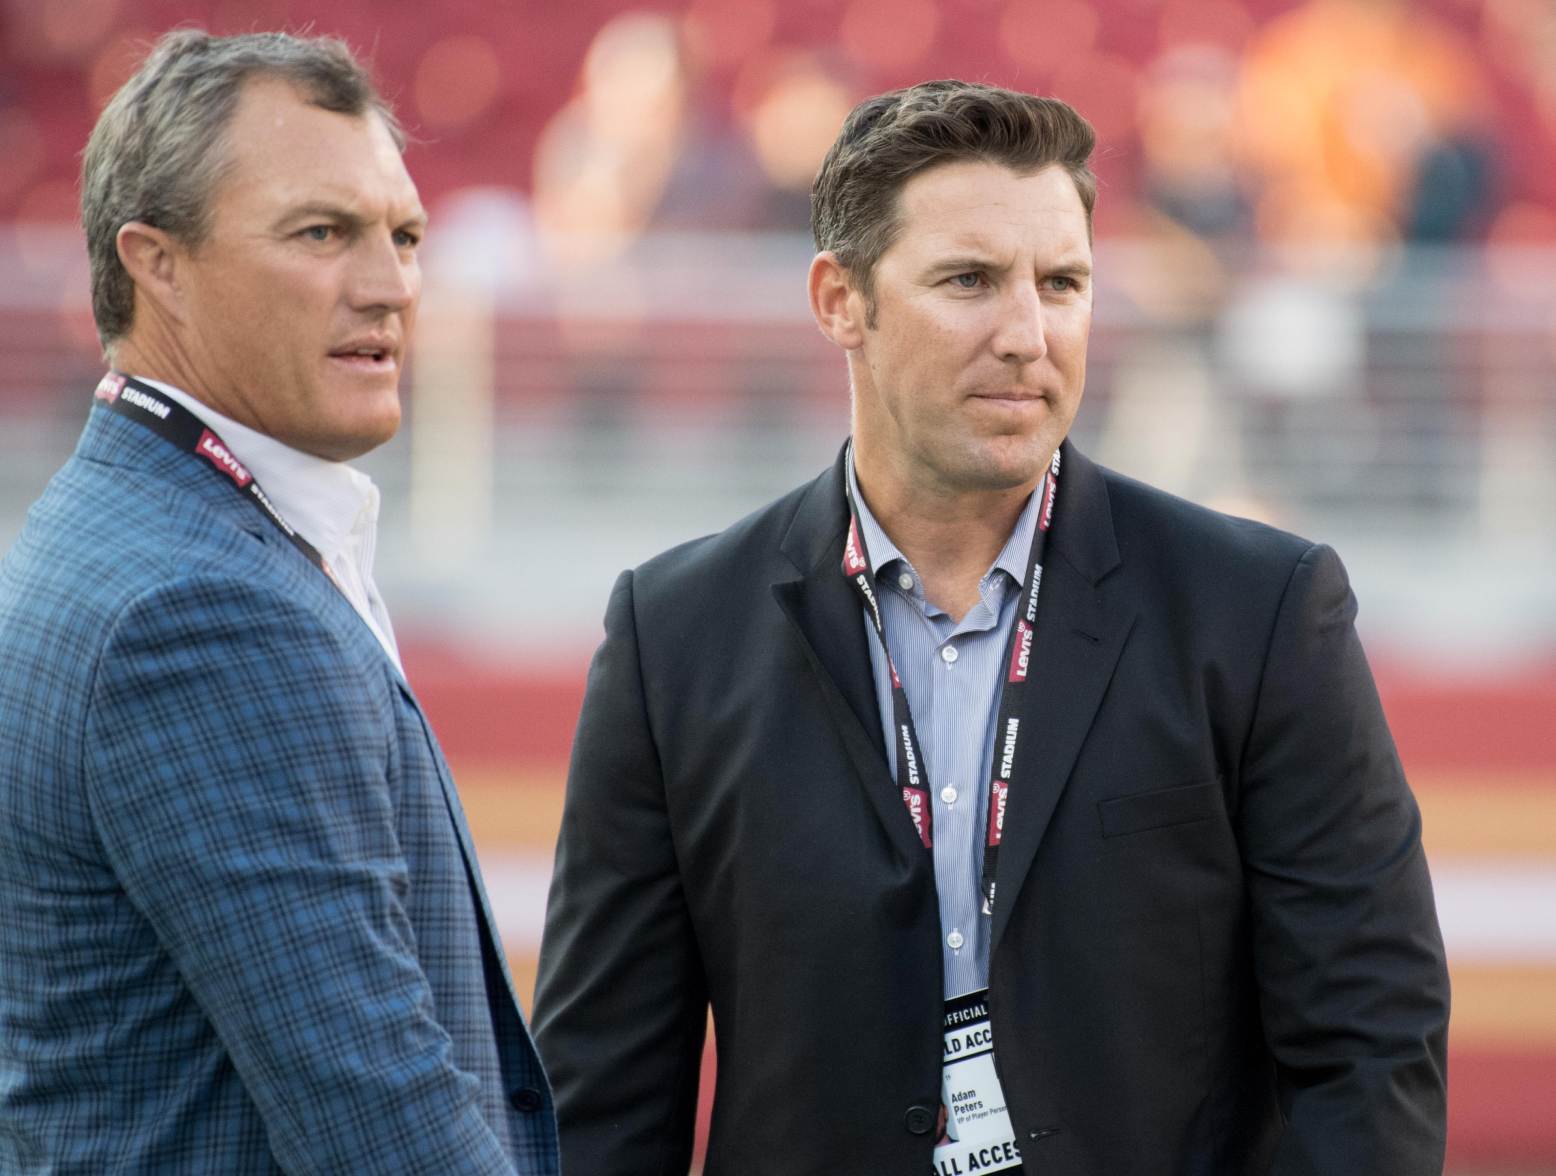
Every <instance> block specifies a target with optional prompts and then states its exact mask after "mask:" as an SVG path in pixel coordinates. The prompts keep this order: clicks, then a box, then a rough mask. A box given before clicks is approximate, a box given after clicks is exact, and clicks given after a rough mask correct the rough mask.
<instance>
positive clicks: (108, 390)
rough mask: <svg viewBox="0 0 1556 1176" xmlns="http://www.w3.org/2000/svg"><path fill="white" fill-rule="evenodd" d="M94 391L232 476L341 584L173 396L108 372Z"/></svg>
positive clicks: (242, 467) (244, 470) (238, 486)
mask: <svg viewBox="0 0 1556 1176" xmlns="http://www.w3.org/2000/svg"><path fill="white" fill-rule="evenodd" d="M93 395H94V396H95V397H96V398H97V399H98V400H100V401H101V402H102V404H103V407H104V408H106V409H107V410H108V411H109V412H113V413H117V414H118V415H119V416H122V417H124V418H126V419H127V420H132V421H134V422H135V423H136V424H138V425H143V426H144V427H146V428H148V429H150V430H151V431H152V432H153V433H155V434H157V436H159V437H161V438H163V439H164V440H166V441H170V442H172V443H173V444H174V445H176V446H177V447H178V448H179V449H182V450H184V452H186V453H192V454H194V455H195V456H196V457H198V458H200V459H202V460H204V461H208V462H210V463H211V465H212V466H214V467H215V468H216V469H218V470H220V471H221V472H222V473H223V474H224V475H226V477H227V478H228V479H230V480H231V482H232V486H233V489H235V490H236V491H237V492H238V493H239V494H241V495H243V497H244V498H246V499H248V500H249V502H251V503H253V505H254V509H255V510H257V511H259V513H260V514H262V515H264V516H265V517H266V518H267V519H269V520H270V521H271V523H273V524H274V525H275V526H276V527H277V528H278V529H279V530H280V532H281V533H282V534H283V535H285V536H286V537H287V538H288V539H289V540H291V543H292V546H293V547H295V548H297V550H298V551H300V552H302V553H303V555H305V556H306V557H307V559H308V562H309V563H311V564H313V566H314V567H316V568H318V569H319V570H320V571H321V572H323V573H324V574H325V575H326V576H328V577H329V579H330V583H332V584H334V585H335V587H336V588H339V587H340V584H339V582H338V581H336V579H335V573H334V572H332V571H331V570H330V565H329V563H328V561H326V560H325V558H324V556H323V555H321V554H320V553H319V549H318V548H316V547H315V546H314V545H313V544H312V543H309V542H308V540H306V539H304V538H303V537H302V536H301V535H299V534H298V533H297V531H296V529H295V528H293V526H292V524H291V523H289V522H287V521H286V519H285V518H283V517H282V515H281V512H280V511H278V510H277V509H276V508H275V504H274V503H272V502H271V501H270V499H269V497H268V496H267V495H266V494H265V492H264V491H263V490H261V489H260V488H259V483H258V482H257V481H255V479H254V475H253V474H251V473H249V471H248V468H247V467H246V466H245V465H244V464H243V463H242V462H240V461H239V460H238V459H237V458H236V457H234V456H233V455H232V451H231V450H230V449H228V448H227V445H226V442H224V441H223V440H222V439H221V438H220V437H218V436H217V435H216V434H215V433H214V432H212V431H211V430H210V429H209V428H208V427H207V426H206V424H205V422H204V421H202V420H201V419H200V418H199V417H197V416H196V415H195V414H194V413H192V412H190V411H189V410H188V409H187V408H185V407H184V406H183V405H182V404H180V403H178V401H176V400H174V399H173V398H172V397H170V396H164V395H163V394H162V393H161V392H160V391H158V390H157V389H156V388H153V387H152V386H151V385H150V384H146V383H143V382H142V381H140V380H137V379H135V377H134V376H126V375H124V374H122V373H121V372H109V373H108V374H107V375H106V376H104V377H103V378H102V379H101V380H99V381H98V384H97V390H96V391H95V392H94V393H93Z"/></svg>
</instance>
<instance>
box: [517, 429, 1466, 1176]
mask: <svg viewBox="0 0 1556 1176" xmlns="http://www.w3.org/2000/svg"><path fill="white" fill-rule="evenodd" d="M846 527H847V507H846V504H845V501H844V496H843V466H842V463H841V460H840V461H839V463H838V465H837V466H835V467H834V468H833V469H832V470H831V471H829V472H828V473H826V474H824V475H823V476H822V477H820V478H819V479H817V480H816V481H815V482H813V483H811V484H810V485H808V486H805V487H802V488H800V489H799V490H797V491H795V492H794V493H792V494H790V495H788V496H787V497H785V498H783V499H781V500H780V501H778V502H776V503H774V504H773V505H772V506H770V507H768V508H766V509H764V510H762V511H760V512H758V513H757V514H755V515H753V516H751V517H750V518H748V519H746V520H744V521H743V522H741V523H738V524H736V525H735V526H734V527H732V528H730V529H729V530H727V531H725V532H724V533H722V534H720V535H717V536H713V537H711V538H708V539H702V540H699V541H697V542H694V543H690V544H687V545H685V546H683V547H679V548H676V549H675V550H672V551H670V552H667V553H665V554H664V555H661V556H659V557H658V558H656V559H654V560H651V561H649V562H648V563H647V564H645V565H643V566H642V567H641V568H639V569H637V570H636V571H633V572H628V573H625V574H624V575H623V576H622V577H621V579H620V580H619V581H618V582H617V584H616V587H615V590H614V593H613V595H612V597H611V601H610V605H609V608H608V611H607V614H606V637H605V642H604V644H603V645H602V646H601V648H600V650H599V652H598V654H597V655H596V657H595V660H594V663H593V665H592V667H591V669H590V674H589V682H588V690H587V695H586V698H585V702H584V709H583V715H582V719H581V721H580V724H579V729H578V735H577V743H576V746H575V748H574V752H573V761H572V768H571V772H570V775H569V779H568V795H567V805H566V810H565V813H564V816H563V822H562V831H561V837H560V841H559V844H558V851H557V862H556V874H555V877H554V880H553V883H552V889H551V897H550V905H549V908H548V911H547V917H546V931H545V937H544V942H543V945H542V949H541V959H540V980H539V990H538V994H537V998H536V1010H535V1026H536V1036H537V1039H538V1041H539V1044H540V1048H541V1052H542V1056H543V1057H544V1059H545V1062H546V1065H547V1068H548V1069H549V1071H550V1073H551V1076H552V1079H553V1083H554V1086H555V1089H556V1095H557V1106H558V1115H559V1119H560V1123H561V1136H562V1148H563V1157H564V1161H563V1162H564V1170H565V1171H568V1172H572V1173H574V1174H575V1176H614V1174H619V1176H659V1174H669V1173H675V1174H677V1176H680V1174H683V1173H685V1172H686V1169H687V1163H688V1156H689V1154H690V1151H691V1139H692V1124H693V1113H694V1108H695V1104H696V1098H697V1080H698V1060H699V1055H700V1051H701V1048H702V1043H703V1034H704V1025H705V1021H706V1015H707V1014H706V1010H707V1007H708V1005H709V1004H710V1003H711V1007H712V1011H713V1018H714V1022H715V1025H716V1028H717V1048H718V1080H717V1091H716V1094H715V1099H714V1107H713V1124H712V1135H711V1139H710V1143H709V1151H708V1159H707V1168H706V1172H707V1173H708V1176H760V1174H764V1173H772V1174H774V1176H808V1174H812V1173H814V1174H817V1176H819V1174H822V1173H827V1174H837V1176H861V1174H875V1173H881V1174H889V1176H917V1174H919V1173H928V1172H929V1171H930V1170H931V1162H930V1152H931V1148H932V1146H933V1140H932V1137H931V1135H930V1134H929V1133H928V1126H929V1124H931V1123H932V1122H933V1112H934V1111H935V1109H936V1108H937V1107H938V1104H939V1084H940V1052H941V1029H940V1011H941V1001H942V993H941V961H940V951H941V948H940V927H939V913H938V907H937V903H936V896H935V879H934V872H933V867H932V863H931V861H930V857H929V854H928V853H927V852H926V851H925V849H924V848H923V847H922V846H921V845H920V844H919V841H918V839H917V836H916V835H915V833H914V830H913V826H912V823H911V821H910V820H909V817H908V815H907V812H906V810H905V809H904V807H903V804H902V801H901V799H900V798H899V796H898V794H897V790H896V788H895V786H894V783H893V780H892V777H891V775H890V773H889V771H888V769H887V762H886V757H885V752H884V744H883V738H882V733H881V724H880V719H879V712H878V710H877V706H876V701H875V697H874V685H873V681H872V678H871V671H870V662H869V654H868V650H867V648H866V645H865V641H866V631H865V627H864V623H863V620H862V618H861V615H860V608H859V603H858V600H857V598H856V597H855V596H854V594H853V592H852V589H851V588H850V586H849V584H848V582H847V581H846V580H845V579H844V577H843V574H842V571H841V559H842V546H843V540H844V533H845V530H846ZM1049 552H1050V554H1049V556H1048V558H1047V563H1046V567H1045V570H1044V578H1043V588H1042V596H1041V599H1040V603H1039V613H1038V621H1037V633H1036V638H1035V642H1034V651H1033V657H1034V669H1033V671H1032V672H1033V674H1034V675H1035V682H1036V689H1035V690H1034V691H1032V692H1030V705H1029V706H1028V708H1027V710H1026V712H1025V714H1024V715H1023V722H1024V724H1026V725H1027V729H1028V730H1029V731H1030V732H1031V735H1030V736H1029V738H1030V740H1031V742H1030V743H1028V742H1026V741H1025V740H1024V741H1023V744H1022V755H1021V759H1020V762H1019V764H1018V766H1017V777H1016V779H1015V781H1014V782H1013V785H1012V788H1011V799H1010V806H1009V809H1008V811H1007V814H1006V828H1005V837H1004V843H1003V847H1002V850H1001V853H1000V858H999V869H998V875H997V883H998V895H999V901H998V903H997V904H996V910H995V915H994V923H993V927H992V940H991V942H992V947H991V957H990V996H989V1000H990V1008H991V1017H992V1021H993V1026H994V1042H995V1053H996V1060H997V1065H998V1069H999V1073H1000V1076H1001V1081H1002V1083H1003V1085H1004V1089H1005V1093H1006V1096H1007V1098H1008V1100H1009V1104H1010V1111H1011V1118H1012V1123H1013V1125H1014V1127H1015V1129H1016V1132H1017V1139H1018V1141H1019V1142H1020V1144H1021V1146H1022V1149H1023V1152H1024V1153H1025V1154H1026V1156H1027V1158H1028V1161H1029V1163H1028V1170H1029V1171H1034V1172H1041V1173H1043V1176H1071V1174H1080V1173H1095V1174H1100V1176H1126V1174H1131V1173H1140V1174H1142V1176H1143V1174H1146V1173H1152V1174H1154V1173H1205V1174H1207V1176H1208V1174H1212V1173H1214V1174H1216V1176H1226V1174H1232V1173H1236V1174H1242V1173H1264V1172H1269V1173H1280V1174H1282V1176H1296V1174H1298V1173H1314V1174H1323V1176H1336V1174H1340V1173H1366V1174H1369V1176H1378V1174H1384V1173H1391V1174H1392V1173H1398V1174H1406V1173H1409V1174H1416V1173H1419V1174H1422V1176H1425V1174H1427V1173H1432V1174H1436V1173H1439V1172H1440V1171H1441V1168H1442V1158H1443V1142H1444V1117H1445V1109H1444V1102H1445V1099H1444V1082H1445V1072H1444V1048H1445V1037H1446V1028H1447V1017H1448V987H1447V976H1446V969H1445V965H1444V959H1443V950H1442V942H1441V938H1440V936H1439V933H1438V927H1437V919H1436V914H1435V911H1434V908H1433V901H1432V892H1431V884H1430V881H1429V879H1428V877H1427V869H1426V863H1425V860H1424V858H1423V856H1422V852H1421V844H1420V835H1419V834H1420V820H1419V815H1418V812H1417V809H1416V805H1415V803H1414V800H1413V798H1412V797H1411V795H1410V791H1409V788H1408V786H1407V785H1406V783H1405V779H1404V776H1403V773H1402V772H1401V769H1400V765H1399V761H1398V758H1397V756H1396V754H1395V751H1394V745H1393V742H1392V740H1391V738H1390V736H1389V733H1388V729H1387V725H1386V723H1385V721H1384V717H1383V713H1382V710H1381V708H1380V706H1379V703H1378V698H1377V694H1376V691H1375V689H1374V687H1373V682H1372V677H1371V674H1370V672H1369V671H1368V668H1367V664H1366V661H1365V658H1364V656H1363V654H1362V649H1361V646H1360V644H1359V643H1358V641H1357V638H1356V634H1355V630H1354V628H1353V624H1352V621H1353V618H1354V615H1355V601H1354V598H1353V597H1352V595H1351V592H1350V589H1349V586H1348V583H1347V580H1346V576H1345V572H1344V569H1343V568H1342V566H1341V564H1340V561H1339V559H1338V558H1337V557H1336V556H1335V555H1334V554H1333V552H1331V551H1330V550H1329V549H1327V548H1325V547H1322V546H1313V545H1310V544H1308V543H1306V542H1305V541H1303V540H1300V539H1297V538H1295V537H1293V536H1291V535H1287V534H1284V533H1282V532H1279V531H1276V530H1273V529H1271V528H1269V527H1265V526H1262V525H1260V524H1257V523H1252V522H1248V521H1245V520H1240V519H1233V518H1229V517H1226V516H1223V515H1219V514H1216V513H1214V512H1211V511H1208V510H1205V509H1203V508H1200V507H1197V506H1193V505H1191V504H1189V503H1186V502H1183V501H1181V500H1179V499H1176V498H1173V497H1171V496H1169V495H1166V494H1163V493H1161V492H1159V491H1156V490H1153V489H1150V488H1148V487H1146V486H1143V485H1141V484H1139V483H1136V482H1133V481H1130V480H1129V479H1126V478H1123V477H1120V476H1118V475H1116V474H1114V473H1111V472H1109V471H1107V470H1104V469H1102V468H1100V467H1098V466H1095V465H1093V464H1092V463H1091V462H1089V461H1088V460H1087V459H1086V458H1085V457H1083V456H1082V455H1081V454H1080V453H1078V452H1076V451H1075V450H1074V449H1073V448H1071V447H1069V446H1068V444H1067V445H1066V451H1065V456H1064V481H1063V484H1062V486H1061V489H1060V499H1059V502H1058V505H1057V508H1056V514H1055V521H1054V527H1053V531H1052V533H1051V537H1050V546H1049ZM915 1108H927V1109H928V1111H929V1112H930V1113H929V1115H928V1120H929V1123H926V1115H925V1112H924V1110H923V1109H917V1110H916V1109H915Z"/></svg>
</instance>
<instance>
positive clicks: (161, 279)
mask: <svg viewBox="0 0 1556 1176" xmlns="http://www.w3.org/2000/svg"><path fill="white" fill-rule="evenodd" d="M114 244H115V245H116V246H117V247H118V251H119V263H120V264H121V265H123V266H124V269H125V272H127V273H128V274H129V275H130V280H131V281H132V282H134V283H135V292H136V294H137V295H139V296H140V297H143V298H146V299H148V300H150V301H151V302H152V303H154V304H155V305H156V306H157V308H158V309H159V310H160V311H161V312H162V313H163V314H165V315H167V316H168V317H169V318H172V319H175V320H181V319H182V318H183V289H182V286H181V285H180V281H179V279H180V277H181V276H182V275H181V274H180V273H179V262H180V260H181V259H182V258H183V256H184V253H185V250H183V249H182V247H181V246H180V245H179V243H178V242H177V241H176V240H175V239H174V238H173V236H172V235H171V234H170V233H168V232H167V231H166V230H165V229H159V228H157V227H156V226H155V225H148V224H146V223H145V222H144V221H129V222H128V223H126V224H124V225H121V226H120V227H119V233H118V236H117V237H115V239H114Z"/></svg>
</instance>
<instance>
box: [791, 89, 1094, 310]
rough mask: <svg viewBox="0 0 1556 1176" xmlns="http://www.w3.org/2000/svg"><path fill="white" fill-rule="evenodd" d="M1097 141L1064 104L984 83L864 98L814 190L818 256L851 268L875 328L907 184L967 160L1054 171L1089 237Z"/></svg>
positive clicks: (812, 200)
mask: <svg viewBox="0 0 1556 1176" xmlns="http://www.w3.org/2000/svg"><path fill="white" fill-rule="evenodd" d="M1095 143H1096V135H1095V133H1094V132H1093V131H1092V129H1091V124H1090V123H1088V122H1087V121H1086V120H1085V119H1084V118H1082V117H1081V116H1080V114H1079V113H1077V112H1076V110H1075V109H1074V107H1072V106H1070V105H1068V104H1067V103H1064V102H1061V101H1059V100H1058V99H1057V98H1039V97H1037V96H1036V95H1035V94H1022V93H1020V92H1019V91H1016V90H1004V89H1001V88H1000V87H998V86H989V85H984V84H983V83H981V82H962V81H956V80H954V79H952V80H946V81H937V82H920V83H919V84H918V85H916V86H909V87H908V88H907V89H903V90H893V91H891V92H890V93H888V94H880V95H877V96H876V97H874V98H867V99H866V100H865V101H863V102H861V103H860V104H859V105H858V106H856V107H854V109H853V110H852V111H850V112H849V115H848V118H847V119H845V120H844V122H843V129H842V131H841V132H840V133H839V135H838V137H837V142H835V143H833V144H832V148H831V150H830V151H828V152H827V157H826V159H824V160H822V163H821V170H820V171H818V172H817V173H816V182H815V183H814V184H813V185H812V186H811V190H810V220H811V232H812V233H813V234H814V236H815V238H816V248H817V249H818V250H831V251H832V252H833V253H835V254H836V255H837V258H838V260H839V261H840V262H841V263H842V264H843V265H844V266H845V267H846V268H847V269H848V271H849V273H850V274H851V275H852V278H853V281H854V284H855V285H856V286H857V288H858V289H859V290H860V291H862V292H863V294H864V295H865V300H866V303H867V306H868V307H869V318H870V321H871V325H873V323H874V316H875V311H874V297H873V283H872V278H873V276H874V270H875V263H876V262H877V261H879V260H880V257H881V254H883V253H885V252H886V250H887V249H888V248H890V246H891V243H892V242H893V241H894V240H895V239H896V236H897V232H898V230H899V229H900V228H901V223H900V219H899V216H898V209H897V196H898V193H900V192H901V191H902V188H903V186H904V185H905V184H906V183H907V182H908V181H909V180H911V179H912V178H913V177H914V176H916V175H918V174H919V173H920V172H924V171H928V170H929V169H930V168H932V167H936V166H938V165H940V164H943V163H953V162H957V161H960V160H969V159H974V160H984V161H987V162H989V163H998V164H1003V165H1004V166H1005V167H1008V168H1010V169H1011V170H1012V171H1015V172H1019V173H1021V174H1030V173H1032V172H1035V171H1038V170H1040V169H1042V168H1045V167H1049V166H1051V165H1055V164H1057V165H1058V166H1060V167H1062V168H1064V169H1065V171H1067V172H1068V173H1069V175H1070V179H1071V180H1073V181H1074V183H1075V190H1076V191H1077V192H1078V193H1079V194H1080V198H1081V204H1082V205H1083V206H1084V207H1085V209H1086V227H1087V230H1088V231H1089V230H1090V228H1091V212H1092V208H1093V206H1094V205H1095V204H1096V202H1097V178H1096V176H1094V175H1093V174H1092V171H1091V168H1090V166H1089V165H1088V164H1089V160H1090V159H1091V152H1092V147H1093V146H1094V145H1095Z"/></svg>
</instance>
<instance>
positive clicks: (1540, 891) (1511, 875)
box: [1432, 858, 1556, 964]
mask: <svg viewBox="0 0 1556 1176" xmlns="http://www.w3.org/2000/svg"><path fill="white" fill-rule="evenodd" d="M1432 886H1433V888H1434V889H1435V890H1436V892H1437V918H1438V921H1439V922H1441V923H1442V927H1443V942H1444V943H1445V944H1447V947H1448V958H1449V959H1450V960H1454V959H1459V960H1474V961H1475V962H1477V963H1509V964H1511V963H1531V964H1532V963H1556V861H1551V860H1550V859H1527V860H1523V861H1516V860H1507V859H1497V860H1483V859H1474V858H1454V859H1451V860H1447V861H1442V862H1438V863H1435V864H1434V865H1433V866H1432Z"/></svg>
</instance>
